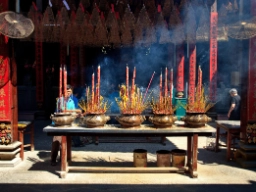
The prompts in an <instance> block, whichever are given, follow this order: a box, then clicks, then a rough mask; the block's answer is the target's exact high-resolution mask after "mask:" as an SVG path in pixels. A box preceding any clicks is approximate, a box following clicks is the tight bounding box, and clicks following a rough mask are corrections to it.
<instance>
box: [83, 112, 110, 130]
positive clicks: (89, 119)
mask: <svg viewBox="0 0 256 192" xmlns="http://www.w3.org/2000/svg"><path fill="white" fill-rule="evenodd" d="M109 120H110V116H107V115H105V114H89V115H85V116H84V117H82V118H81V122H80V123H81V124H82V125H84V126H86V127H88V128H94V127H102V126H104V125H105V124H106V123H107V121H109Z"/></svg>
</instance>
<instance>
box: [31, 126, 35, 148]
mask: <svg viewBox="0 0 256 192" xmlns="http://www.w3.org/2000/svg"><path fill="white" fill-rule="evenodd" d="M30 126H31V127H30V142H31V146H30V150H31V151H34V150H35V145H34V122H32V123H31V125H30Z"/></svg>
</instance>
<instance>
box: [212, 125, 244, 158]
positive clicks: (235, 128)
mask: <svg viewBox="0 0 256 192" xmlns="http://www.w3.org/2000/svg"><path fill="white" fill-rule="evenodd" d="M215 122H216V127H217V130H216V142H215V144H216V146H215V151H216V152H217V151H219V145H220V144H219V138H220V129H224V130H225V131H226V132H227V145H226V147H227V156H226V159H227V161H230V160H231V143H232V135H233V134H239V133H240V123H241V122H240V121H232V120H216V121H215Z"/></svg>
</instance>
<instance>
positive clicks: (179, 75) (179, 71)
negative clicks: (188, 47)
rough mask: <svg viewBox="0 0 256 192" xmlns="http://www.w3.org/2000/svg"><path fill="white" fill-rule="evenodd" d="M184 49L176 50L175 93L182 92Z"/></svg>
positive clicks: (181, 47)
mask: <svg viewBox="0 0 256 192" xmlns="http://www.w3.org/2000/svg"><path fill="white" fill-rule="evenodd" d="M184 57H185V56H184V47H183V45H181V46H180V47H178V48H177V85H176V86H177V92H184V62H185V58H184Z"/></svg>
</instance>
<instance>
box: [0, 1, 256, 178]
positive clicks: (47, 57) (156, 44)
mask: <svg viewBox="0 0 256 192" xmlns="http://www.w3.org/2000/svg"><path fill="white" fill-rule="evenodd" d="M255 10H256V1H255V0H248V1H243V0H225V1H222V0H148V1H143V0H138V1H132V0H122V1H107V0H63V1H59V0H50V1H47V2H46V1H41V0H28V1H26V2H24V1H22V0H16V1H14V0H12V1H8V0H2V1H1V2H0V77H1V81H0V97H1V100H0V124H1V126H0V129H1V137H0V139H1V140H0V144H1V147H0V152H1V153H2V151H5V149H2V145H6V146H9V148H10V146H11V145H14V146H15V147H14V148H13V149H11V150H13V151H11V152H10V153H12V154H13V153H14V154H17V153H19V149H18V148H19V147H20V146H22V144H21V143H20V140H19V134H18V133H19V125H18V124H19V123H18V121H19V119H20V118H19V115H20V114H21V113H22V112H23V113H24V112H28V111H30V112H32V113H35V114H37V115H42V114H43V115H44V116H45V117H46V118H48V117H50V115H51V114H53V113H55V112H56V113H57V112H62V111H61V110H60V109H61V107H63V106H62V105H61V104H60V103H58V104H56V98H57V99H59V100H58V101H61V98H63V99H64V96H65V94H66V85H67V84H71V85H72V86H74V88H75V89H74V92H75V90H76V94H77V96H78V97H79V98H80V99H81V101H82V102H80V108H82V110H83V111H84V112H85V117H84V119H83V122H84V124H85V126H87V127H90V128H92V127H98V126H104V125H105V124H106V122H107V121H109V120H110V117H111V115H112V116H113V114H116V113H118V112H121V116H118V117H117V118H116V120H117V121H118V122H119V123H120V124H121V126H123V127H125V128H127V127H128V128H129V127H131V125H133V126H134V127H137V126H140V124H142V123H143V122H144V121H145V120H146V118H145V117H144V116H143V115H145V114H146V115H148V114H153V115H154V118H153V117H150V118H148V120H150V122H151V123H153V124H154V125H155V127H161V128H163V127H164V128H166V127H171V126H172V124H173V122H174V121H176V117H177V119H178V120H182V119H183V121H185V123H186V124H188V125H189V126H192V127H193V128H195V127H196V128H197V126H199V127H204V126H205V125H206V124H207V123H208V122H209V121H210V120H215V119H218V114H225V113H227V111H228V109H229V101H228V90H229V89H231V88H236V89H237V90H238V92H239V95H241V118H240V121H241V127H240V137H239V140H240V149H239V150H238V152H237V154H236V157H237V158H240V160H239V161H238V162H239V163H240V164H241V165H243V166H245V167H246V166H247V165H248V164H250V165H251V164H253V165H252V166H256V163H255V154H256V145H255V144H256V135H255V132H256V113H255V102H256V97H255V91H254V90H255V78H256V76H255V75H254V74H255V73H256V71H255V70H256V67H255V66H254V65H255V59H256V57H255V56H254V55H255V49H256V47H255V45H256V42H255V41H256V24H255V16H256V12H255ZM130 69H132V70H130ZM129 77H130V78H129ZM95 79H96V80H95ZM135 79H136V82H135ZM85 90H86V91H85ZM119 91H120V95H119V96H120V98H121V99H120V100H118V99H115V98H116V97H112V96H110V95H111V94H112V93H114V92H119ZM83 97H85V98H86V99H83ZM111 97H112V98H111ZM105 98H108V99H109V102H106V101H105V100H103V99H105ZM149 98H150V99H149ZM146 101H147V102H146ZM112 103H115V104H116V105H114V104H112ZM99 106H100V107H99ZM150 107H151V108H150ZM56 109H57V111H56ZM116 109H119V110H116ZM109 111H110V112H109ZM108 112H109V114H110V115H109V116H110V117H108ZM105 113H106V116H101V117H100V118H101V120H102V121H103V125H102V124H97V125H96V126H95V125H94V122H93V123H91V124H89V123H88V120H86V117H88V116H89V115H94V114H97V115H103V114H104V115H105ZM194 113H203V115H205V116H204V117H202V116H201V115H202V114H199V115H200V117H198V118H201V119H204V120H205V121H203V122H201V124H199V125H198V124H197V125H195V124H194V122H192V123H191V121H190V117H189V116H190V115H191V114H192V115H194ZM61 115H62V114H61ZM86 115H87V116H86ZM128 115H133V117H132V118H137V120H136V122H135V124H133V123H134V122H131V121H130V119H129V118H128V119H127V116H128ZM158 115H160V116H163V115H165V116H167V117H166V118H168V123H166V125H164V126H163V125H162V124H160V125H159V122H157V121H162V120H160V118H159V117H156V116H158ZM170 115H176V117H175V118H173V117H170ZM57 116H58V115H56V114H55V116H54V117H52V119H54V120H56V118H57ZM134 116H135V117H134ZM193 118H194V117H193ZM56 122H57V120H56ZM56 122H55V123H56ZM127 122H128V123H127ZM68 124H70V123H68ZM65 125H66V124H65ZM133 126H132V127H133ZM48 128H49V127H48ZM46 130H47V129H46ZM48 131H49V130H48ZM79 131H80V130H79ZM185 131H186V130H185ZM210 131H211V130H210V129H209V130H208V132H207V133H202V132H201V131H199V135H200V134H201V135H204V136H205V135H208V134H209V133H210ZM49 132H50V133H49V134H50V135H51V134H53V135H54V134H58V133H56V132H54V131H52V130H51V129H50V131H49ZM57 132H58V131H57ZM59 132H61V131H59ZM163 132H164V131H163ZM188 132H189V131H188ZM61 134H66V132H65V131H64V132H61ZM81 134H92V133H87V132H86V130H85V131H84V130H83V131H81ZM97 134H101V133H98V132H97ZM106 134H107V135H109V134H111V130H110V131H109V132H107V133H106ZM115 134H118V131H117V133H115ZM131 134H134V133H131ZM148 134H149V135H151V134H154V132H151V131H149V132H148ZM165 134H166V135H167V136H168V135H172V134H173V133H172V132H168V131H167V132H164V133H163V134H160V136H162V137H164V136H165ZM71 135H72V133H71ZM92 135H95V134H92ZM102 135H104V134H102ZM66 139H68V138H66ZM190 139H191V138H190ZM194 139H195V140H196V139H197V136H196V137H195V138H194ZM188 140H189V137H188ZM196 141H197V140H196ZM196 141H193V142H196ZM64 142H67V143H68V141H64ZM67 143H64V145H66V144H67ZM193 144H195V143H192V141H191V140H190V145H193ZM1 150H2V151H1ZM8 150H9V149H8ZM21 150H22V149H21ZM191 153H193V151H192V152H191ZM66 155H67V154H66ZM194 155H195V154H194ZM3 156H5V155H3ZM11 156H12V157H11V158H14V156H15V155H11ZM247 156H249V157H250V158H249V160H248V159H247ZM190 158H192V159H193V158H194V159H193V160H195V159H196V157H193V155H192V156H191V154H190ZM0 160H1V158H0ZM193 160H191V161H193ZM247 160H248V161H247ZM65 166H66V165H63V167H65ZM193 166H194V165H193ZM192 169H195V171H196V168H195V167H193V168H192ZM192 172H193V171H192ZM192 175H193V176H196V175H195V174H194V173H192Z"/></svg>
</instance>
